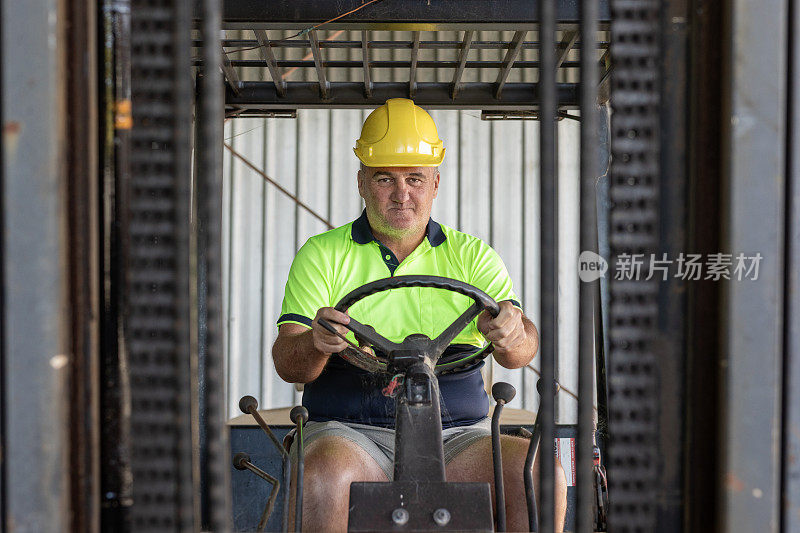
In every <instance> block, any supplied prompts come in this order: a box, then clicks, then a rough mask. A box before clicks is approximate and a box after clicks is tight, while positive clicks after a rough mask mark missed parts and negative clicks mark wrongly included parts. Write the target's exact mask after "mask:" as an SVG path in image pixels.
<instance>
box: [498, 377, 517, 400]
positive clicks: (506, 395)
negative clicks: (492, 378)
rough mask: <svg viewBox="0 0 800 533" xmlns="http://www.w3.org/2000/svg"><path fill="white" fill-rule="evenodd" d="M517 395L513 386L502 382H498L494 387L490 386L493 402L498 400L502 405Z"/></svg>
mask: <svg viewBox="0 0 800 533" xmlns="http://www.w3.org/2000/svg"><path fill="white" fill-rule="evenodd" d="M516 395H517V389H515V388H514V385H512V384H511V383H506V382H504V381H498V382H497V383H495V384H494V385H492V398H494V401H496V402H499V401H500V400H502V401H503V403H508V402H510V401H511V400H513V399H514V396H516Z"/></svg>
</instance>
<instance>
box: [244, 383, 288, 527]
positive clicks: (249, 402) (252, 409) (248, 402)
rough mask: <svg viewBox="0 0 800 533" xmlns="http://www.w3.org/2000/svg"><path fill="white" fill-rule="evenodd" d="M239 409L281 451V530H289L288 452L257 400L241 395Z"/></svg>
mask: <svg viewBox="0 0 800 533" xmlns="http://www.w3.org/2000/svg"><path fill="white" fill-rule="evenodd" d="M239 409H240V410H241V411H242V412H243V413H244V414H248V415H252V416H253V418H254V419H255V421H256V422H257V423H258V425H259V426H261V429H263V430H264V433H266V434H267V436H268V437H269V439H270V440H271V441H272V444H273V445H275V447H276V448H277V449H278V451H279V452H280V453H281V472H282V474H283V486H284V491H283V520H282V521H283V528H282V530H283V531H288V530H289V481H290V480H291V475H292V465H291V459H290V457H289V452H287V451H286V448H284V447H283V444H281V442H280V441H279V440H278V438H277V437H276V436H275V434H274V433H273V432H272V430H271V429H270V427H269V426H268V425H267V422H266V421H265V420H264V418H263V417H262V416H261V414H260V413H259V412H258V400H256V399H255V398H253V397H252V396H242V398H241V399H240V400H239ZM234 466H236V465H234Z"/></svg>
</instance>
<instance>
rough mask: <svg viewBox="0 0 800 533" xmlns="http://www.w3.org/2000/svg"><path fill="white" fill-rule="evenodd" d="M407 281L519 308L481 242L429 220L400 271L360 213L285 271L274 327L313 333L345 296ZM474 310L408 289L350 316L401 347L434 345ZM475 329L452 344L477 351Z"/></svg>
mask: <svg viewBox="0 0 800 533" xmlns="http://www.w3.org/2000/svg"><path fill="white" fill-rule="evenodd" d="M412 274H426V275H433V276H443V277H446V278H452V279H457V280H460V281H464V282H466V283H469V284H470V285H474V286H475V287H477V288H479V289H481V290H482V291H484V292H485V293H487V294H488V295H489V296H491V297H492V298H494V299H495V300H496V301H497V302H501V301H504V300H509V301H511V302H512V303H514V305H516V306H518V307H520V304H519V298H517V296H516V295H515V294H514V289H513V287H512V283H511V278H510V277H509V275H508V271H507V270H506V267H505V265H504V264H503V261H502V260H501V259H500V256H498V255H497V253H496V252H495V251H494V250H493V249H492V248H491V247H490V246H489V245H488V244H486V243H485V242H483V241H482V240H480V239H478V238H477V237H473V236H472V235H468V234H466V233H462V232H460V231H456V230H454V229H452V228H449V227H447V226H444V225H442V224H438V223H436V222H434V221H433V220H429V222H428V227H427V231H426V235H425V238H424V239H423V241H422V243H420V245H419V246H417V248H416V249H415V250H414V251H413V252H412V253H411V254H410V255H409V256H408V257H406V258H405V259H404V260H403V262H402V263H400V262H399V261H398V260H397V258H396V257H395V255H394V254H393V253H392V251H391V250H389V248H387V247H386V246H384V245H383V244H381V243H380V242H378V241H377V240H376V239H375V237H374V236H373V234H372V230H371V228H370V226H369V222H368V220H367V215H366V211H364V212H363V213H362V214H361V216H360V217H359V218H358V219H357V220H355V221H354V222H351V223H349V224H345V225H344V226H341V227H339V228H336V229H333V230H330V231H327V232H325V233H322V234H319V235H316V236H314V237H311V238H310V239H309V240H308V241H307V242H306V243H305V244H304V245H303V247H302V248H300V251H299V252H297V256H296V257H295V259H294V261H293V262H292V266H291V269H290V271H289V279H288V281H287V283H286V292H285V294H284V298H283V306H282V308H281V316H280V318H279V319H278V325H281V324H288V323H294V324H302V325H304V326H307V327H309V328H310V327H311V322H312V320H313V318H314V316H316V313H317V310H318V309H320V308H321V307H334V306H335V305H336V304H337V303H338V302H339V301H340V300H341V299H342V298H343V297H344V296H345V295H346V294H348V293H349V292H350V291H352V290H354V289H356V288H358V287H360V286H362V285H364V284H366V283H369V282H371V281H375V280H378V279H382V278H386V277H389V276H401V275H412ZM472 303H473V301H472V299H471V298H469V297H467V296H464V295H462V294H458V293H456V292H452V291H447V290H444V289H431V288H425V287H411V288H401V289H393V290H390V291H385V292H382V293H377V294H373V295H370V296H367V297H366V298H364V299H362V300H361V301H359V302H357V303H356V304H354V305H353V306H352V307H351V308H350V310H349V314H350V316H352V317H353V318H355V319H356V320H358V321H359V322H361V323H363V324H369V325H371V326H373V327H374V328H375V330H376V331H377V332H378V333H380V334H381V335H383V336H384V337H386V338H387V339H389V340H391V341H394V342H400V341H402V340H403V339H404V338H405V337H406V336H407V335H410V334H412V333H423V334H425V335H427V336H428V337H430V338H435V337H436V336H437V335H439V333H441V332H442V331H444V329H445V328H446V327H447V326H449V325H450V324H451V323H452V322H453V321H454V320H455V319H456V318H458V316H459V315H461V313H463V312H464V311H465V310H466V309H467V308H468V307H469V306H470V305H472ZM476 321H477V319H476V320H473V321H472V323H471V324H470V325H469V326H467V328H466V329H465V330H464V331H463V332H461V333H460V334H459V335H458V336H457V337H456V338H455V339H454V340H453V344H469V345H473V346H482V345H483V344H484V342H485V341H484V339H483V335H481V333H480V332H479V331H478V329H477V327H476V325H475V324H476ZM350 336H351V337H350V338H351V340H354V339H353V337H352V333H351V334H350Z"/></svg>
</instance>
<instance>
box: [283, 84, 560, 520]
mask: <svg viewBox="0 0 800 533" xmlns="http://www.w3.org/2000/svg"><path fill="white" fill-rule="evenodd" d="M355 153H356V156H357V157H358V158H359V160H360V161H361V168H360V170H359V172H358V191H359V194H360V195H361V197H362V198H363V199H364V204H365V206H366V208H365V210H364V213H363V214H362V215H361V217H359V219H358V220H356V221H354V222H352V223H350V224H347V225H345V226H342V227H340V228H336V229H334V230H331V231H328V232H326V233H323V234H320V235H317V236H315V237H312V238H311V239H309V240H308V242H307V243H306V244H305V245H304V246H303V247H302V248H301V249H300V251H299V252H298V254H297V257H296V258H295V260H294V262H293V263H292V267H291V270H290V273H289V280H288V282H287V285H286V292H285V296H284V302H283V308H282V311H281V317H280V318H279V319H278V325H279V328H280V329H279V333H278V338H277V339H276V341H275V344H274V346H273V349H272V354H273V358H274V361H275V367H276V369H277V371H278V374H279V375H280V376H281V377H282V378H283V379H285V380H286V381H289V382H294V383H306V386H305V391H304V394H303V405H305V406H306V407H307V408H308V410H309V414H310V421H309V423H308V425H307V429H306V430H305V431H304V442H305V444H306V449H305V450H306V452H305V453H306V456H305V457H306V459H305V476H304V500H303V529H305V530H308V531H321V530H327V531H344V530H346V527H347V515H348V499H349V487H350V483H351V482H354V481H386V480H388V479H390V478H391V475H392V464H393V453H394V434H393V431H392V429H391V428H392V426H393V422H394V409H395V407H394V405H395V404H394V399H393V398H392V397H391V395H388V394H385V392H384V389H385V387H386V385H387V384H388V383H387V381H388V378H386V377H385V376H381V375H378V374H369V373H367V372H365V371H362V370H360V369H357V368H356V367H354V366H352V365H349V364H348V363H345V362H344V361H343V360H342V359H341V358H340V357H338V356H335V355H334V354H336V353H338V352H340V351H342V350H344V349H346V348H347V347H348V345H347V344H346V343H345V342H344V341H343V340H342V339H340V338H339V337H338V336H336V335H334V334H332V333H330V332H328V331H327V330H326V329H325V328H323V327H321V326H320V325H319V319H320V318H324V319H326V320H327V321H328V322H330V323H331V324H333V325H334V327H335V328H336V329H337V330H338V331H339V332H340V333H341V334H343V335H347V334H348V333H349V330H347V328H345V327H344V325H345V324H347V323H348V321H349V315H350V314H352V316H353V317H354V318H356V319H358V320H359V321H360V322H362V323H366V324H369V325H371V326H373V327H374V328H375V330H376V331H377V332H378V333H380V334H381V335H383V336H385V337H386V338H388V339H389V340H391V341H395V342H399V341H401V340H402V339H403V338H405V337H406V335H409V334H411V333H424V334H426V335H428V336H429V337H431V338H433V337H435V336H436V335H438V334H439V333H440V332H441V331H442V330H443V329H444V328H445V327H446V326H447V325H449V324H450V323H451V322H452V321H453V320H454V319H455V318H456V317H457V316H458V315H459V314H461V312H463V311H464V310H465V309H466V308H467V307H468V306H469V305H470V304H471V303H472V302H471V300H470V299H469V298H467V297H465V296H463V295H460V294H457V293H452V292H449V291H443V290H433V289H425V288H410V289H397V290H392V291H387V292H383V293H379V294H376V295H373V296H369V297H367V298H365V299H363V300H361V301H360V302H358V303H356V304H355V305H353V307H351V308H350V309H349V311H348V313H347V314H345V313H340V312H338V311H336V310H335V309H333V306H334V305H336V303H337V302H338V301H339V300H340V299H341V298H342V297H343V296H344V295H346V294H347V293H349V292H350V291H352V290H353V289H355V288H357V287H359V286H361V285H363V284H365V283H368V282H370V281H374V280H376V279H381V278H385V277H388V276H395V275H409V274H429V275H437V276H444V277H449V278H455V279H459V280H461V281H465V282H467V283H470V284H472V285H475V286H476V287H478V288H479V289H481V290H483V291H484V292H486V293H487V294H489V296H491V297H493V298H494V299H495V300H496V301H497V302H498V303H499V304H500V314H499V315H498V316H497V317H495V318H492V317H491V315H489V314H488V313H487V312H484V313H482V314H481V315H480V316H479V317H478V319H477V320H476V321H474V322H473V323H472V324H471V325H470V326H468V327H467V328H466V329H465V330H464V331H463V332H462V333H461V334H459V336H458V337H456V338H455V339H454V341H453V343H452V344H451V346H450V348H449V349H448V350H447V351H446V352H445V354H444V355H443V359H444V358H448V359H450V358H456V357H463V354H464V353H465V352H470V351H474V350H475V349H476V347H478V346H480V345H481V344H482V343H483V339H484V338H485V339H486V340H488V341H491V342H492V343H493V344H494V352H493V356H494V358H495V360H496V361H497V362H498V363H499V364H501V365H503V366H504V367H506V368H520V367H522V366H525V365H526V364H528V363H529V362H530V361H531V360H532V359H533V357H534V355H535V353H536V350H537V348H538V333H537V331H536V327H535V326H534V325H533V323H531V321H530V320H528V319H527V318H526V317H525V315H524V314H523V313H522V310H521V309H520V305H519V303H518V298H517V297H516V296H515V295H514V292H513V288H512V284H511V280H510V278H509V276H508V272H507V271H506V268H505V266H504V265H503V263H502V261H501V260H500V258H499V256H497V254H496V253H495V252H494V250H492V249H491V248H490V247H489V246H488V245H486V244H485V243H483V242H482V241H480V240H479V239H477V238H475V237H472V236H470V235H467V234H464V233H460V232H457V231H455V230H453V229H450V228H448V227H446V226H442V225H440V224H437V223H436V222H434V221H433V220H431V219H430V213H431V208H432V205H433V200H434V198H436V196H437V194H438V191H439V178H440V177H439V171H438V166H439V164H441V162H442V159H443V158H444V148H443V143H442V141H441V140H440V139H439V136H438V132H437V130H436V126H435V124H434V123H433V120H432V119H431V117H430V115H428V113H426V112H425V111H424V110H423V109H421V108H419V107H417V106H416V105H414V103H413V102H412V101H411V100H406V99H401V98H397V99H391V100H388V101H387V102H386V104H384V105H383V106H381V107H379V108H377V109H376V110H375V111H373V112H372V113H371V114H370V115H369V117H368V118H367V120H366V121H365V123H364V126H363V129H362V132H361V138H360V139H359V140H358V141H357V146H356V148H355ZM350 336H351V338H352V334H350ZM459 354H460V355H459ZM482 365H483V363H476V364H473V365H471V366H468V367H467V368H463V369H460V370H459V371H457V372H454V373H452V374H447V375H442V376H440V377H439V387H440V393H441V400H442V401H441V403H442V425H443V428H444V431H443V437H444V451H445V461H446V463H447V464H446V475H447V480H448V481H481V482H488V483H493V471H492V460H491V441H490V430H489V424H488V422H489V421H488V419H487V414H488V411H489V400H488V397H487V395H486V393H485V389H484V384H483V379H482V376H481V373H480V368H481V366H482ZM501 448H502V453H503V470H504V480H505V491H506V498H505V499H506V514H507V523H508V528H509V530H511V531H520V530H526V529H527V528H528V520H527V510H526V509H527V508H526V503H525V497H524V484H523V480H522V472H523V464H524V462H525V455H526V453H527V449H528V441H527V440H525V439H520V438H515V437H510V436H504V437H503V441H502V445H501ZM544 448H545V449H548V447H546V446H545V447H544ZM536 470H538V458H537V460H536V462H535V463H534V471H536ZM556 474H557V475H556V479H557V496H556V502H557V506H556V521H557V524H561V525H562V526H563V520H564V515H565V512H566V485H565V477H564V473H563V470H562V469H561V467H560V465H558V464H557V468H556ZM492 497H494V489H493V488H492Z"/></svg>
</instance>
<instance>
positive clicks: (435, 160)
mask: <svg viewBox="0 0 800 533" xmlns="http://www.w3.org/2000/svg"><path fill="white" fill-rule="evenodd" d="M353 151H354V152H355V153H356V157H358V158H359V159H360V160H361V162H362V163H364V164H365V165H366V166H368V167H436V166H439V165H440V164H441V163H442V159H444V147H443V143H442V140H441V139H440V138H439V133H438V132H437V131H436V124H434V123H433V119H432V118H431V116H430V115H429V114H428V113H427V111H425V110H424V109H422V108H421V107H419V106H417V105H414V102H413V101H412V100H408V99H406V98H391V99H389V100H386V103H385V104H383V105H382V106H380V107H379V108H377V109H376V110H375V111H373V112H372V113H370V114H369V116H368V117H367V120H365V121H364V127H363V128H361V138H360V139H358V140H357V141H356V147H355V148H353Z"/></svg>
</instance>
